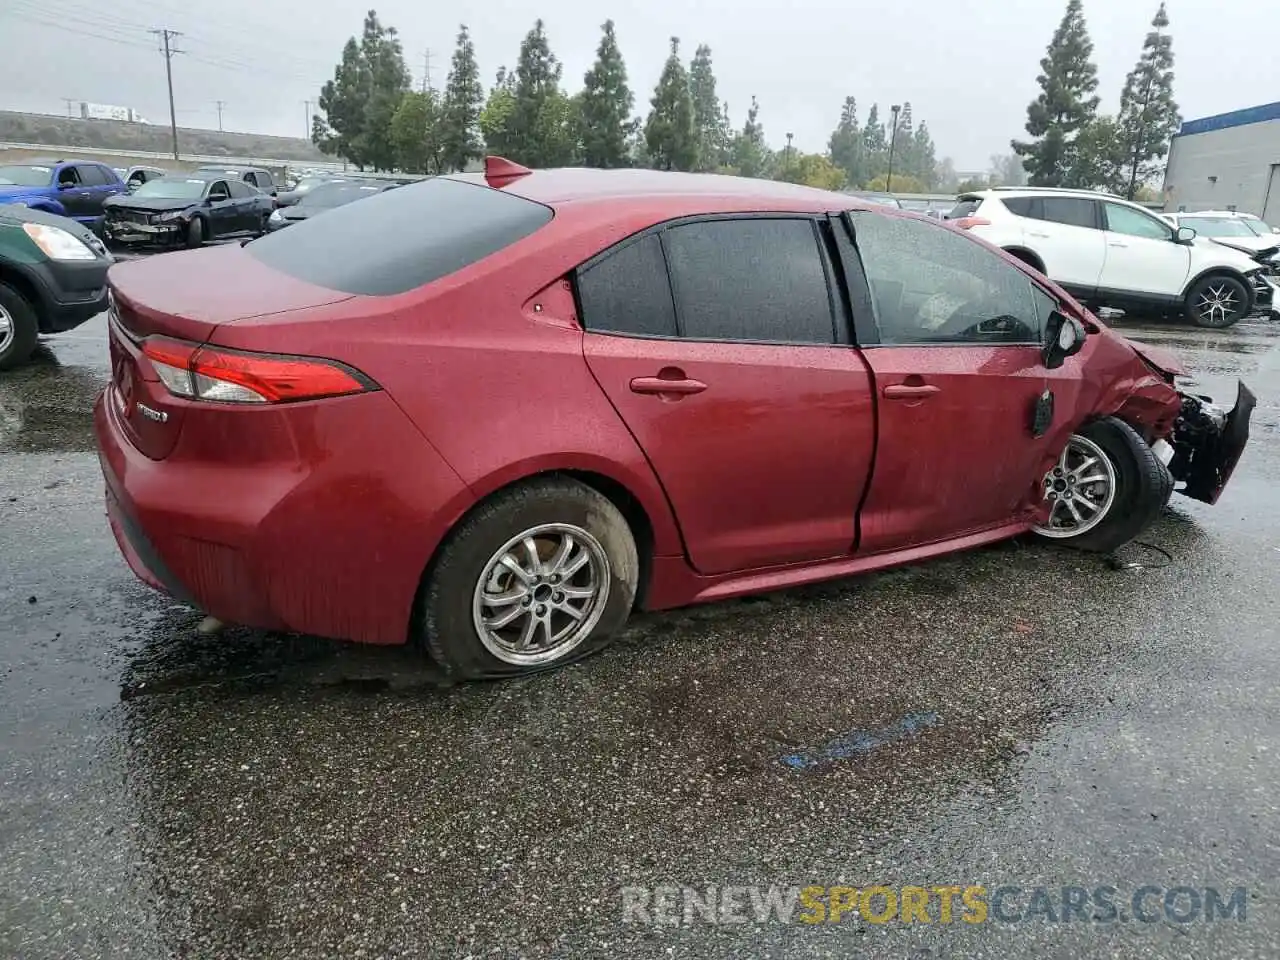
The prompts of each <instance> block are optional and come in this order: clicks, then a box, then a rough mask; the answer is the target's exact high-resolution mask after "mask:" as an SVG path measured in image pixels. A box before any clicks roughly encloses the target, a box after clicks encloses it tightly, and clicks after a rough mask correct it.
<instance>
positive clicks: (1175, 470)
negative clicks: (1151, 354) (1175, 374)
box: [1169, 382, 1258, 503]
mask: <svg viewBox="0 0 1280 960" xmlns="http://www.w3.org/2000/svg"><path fill="white" fill-rule="evenodd" d="M1178 395H1179V397H1180V398H1181V400H1182V409H1181V412H1180V413H1179V415H1178V419H1177V420H1176V421H1174V425H1173V434H1172V436H1171V437H1170V438H1169V440H1170V442H1171V444H1172V445H1173V459H1172V460H1170V461H1169V473H1170V474H1172V475H1173V479H1174V480H1176V481H1179V482H1180V483H1182V484H1184V486H1182V487H1181V488H1180V489H1179V491H1178V492H1179V493H1181V494H1183V495H1184V496H1187V497H1190V498H1191V499H1193V500H1200V501H1202V502H1204V503H1217V502H1218V498H1219V497H1220V496H1221V495H1222V491H1223V488H1224V487H1226V485H1227V481H1228V480H1230V479H1231V474H1232V472H1233V471H1234V470H1235V468H1236V464H1238V463H1239V462H1240V455H1241V454H1242V453H1244V448H1245V445H1246V444H1247V443H1248V442H1249V418H1250V417H1252V416H1253V409H1254V407H1256V406H1257V405H1258V400H1257V398H1256V397H1255V396H1254V395H1253V393H1252V391H1250V389H1249V388H1248V387H1246V386H1245V385H1244V383H1243V382H1240V383H1239V384H1238V386H1237V388H1236V404H1235V406H1234V407H1233V408H1232V409H1231V411H1230V412H1228V411H1226V410H1224V409H1223V408H1222V407H1220V406H1218V405H1217V404H1215V403H1214V402H1213V401H1212V399H1211V398H1209V397H1203V396H1197V395H1195V394H1190V393H1183V392H1182V391H1179V392H1178Z"/></svg>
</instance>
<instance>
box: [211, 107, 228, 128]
mask: <svg viewBox="0 0 1280 960" xmlns="http://www.w3.org/2000/svg"><path fill="white" fill-rule="evenodd" d="M214 103H216V104H217V105H218V132H219V133H221V132H222V108H223V107H225V106H226V105H227V102H226V101H225V100H215V101H214Z"/></svg>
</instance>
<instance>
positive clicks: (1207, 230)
mask: <svg viewBox="0 0 1280 960" xmlns="http://www.w3.org/2000/svg"><path fill="white" fill-rule="evenodd" d="M1179 226H1183V227H1190V228H1191V229H1192V230H1194V231H1195V232H1196V234H1197V235H1198V236H1201V237H1250V238H1252V237H1256V236H1259V234H1256V233H1254V232H1253V231H1252V230H1250V229H1249V227H1248V226H1246V224H1245V221H1244V220H1238V219H1236V218H1235V217H1183V218H1182V223H1181V224H1179Z"/></svg>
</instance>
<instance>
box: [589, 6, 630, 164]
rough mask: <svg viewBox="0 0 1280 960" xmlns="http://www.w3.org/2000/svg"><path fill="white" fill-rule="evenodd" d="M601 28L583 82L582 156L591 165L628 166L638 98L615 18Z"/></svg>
mask: <svg viewBox="0 0 1280 960" xmlns="http://www.w3.org/2000/svg"><path fill="white" fill-rule="evenodd" d="M601 30H603V31H604V35H603V36H602V37H601V38H600V46H599V47H598V48H597V49H596V62H595V64H594V65H593V66H592V67H591V69H590V70H588V71H587V75H586V76H585V77H583V81H582V84H583V86H582V94H581V97H582V100H581V103H582V107H581V116H582V159H583V163H585V164H586V165H587V166H588V167H625V166H629V165H630V162H631V158H630V157H629V156H628V147H627V140H628V138H629V137H630V136H631V133H632V121H631V108H632V106H633V105H634V103H635V97H634V96H632V93H631V88H630V87H628V86H627V67H626V64H625V63H623V61H622V51H621V50H619V49H618V38H617V37H616V36H615V35H614V32H613V21H612V20H608V21H605V24H604V26H603V27H601Z"/></svg>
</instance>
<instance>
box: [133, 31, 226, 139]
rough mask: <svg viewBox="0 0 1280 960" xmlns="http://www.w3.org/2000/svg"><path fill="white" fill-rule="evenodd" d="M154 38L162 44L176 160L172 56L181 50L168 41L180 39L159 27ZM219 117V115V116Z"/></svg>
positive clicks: (170, 126) (175, 116) (173, 32)
mask: <svg viewBox="0 0 1280 960" xmlns="http://www.w3.org/2000/svg"><path fill="white" fill-rule="evenodd" d="M150 32H151V33H154V34H155V35H156V36H158V37H160V39H161V42H162V43H163V44H164V75H165V79H166V80H167V81H168V82H169V132H170V133H171V134H172V135H173V159H175V160H177V159H178V114H177V112H176V111H175V110H174V109H173V55H174V54H175V53H182V51H181V50H175V49H174V48H173V47H172V45H170V43H169V41H170V40H173V39H174V38H175V37H180V36H182V34H180V33H179V32H178V31H177V30H170V29H169V28H168V27H161V28H160V29H159V30H152V31H150ZM219 116H221V114H219Z"/></svg>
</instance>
